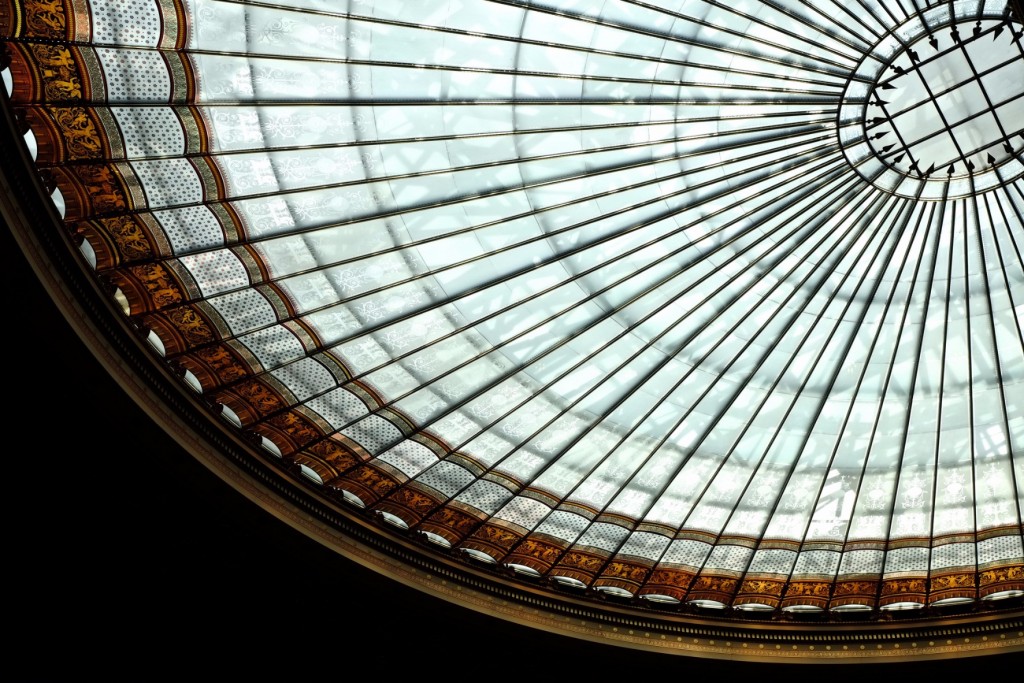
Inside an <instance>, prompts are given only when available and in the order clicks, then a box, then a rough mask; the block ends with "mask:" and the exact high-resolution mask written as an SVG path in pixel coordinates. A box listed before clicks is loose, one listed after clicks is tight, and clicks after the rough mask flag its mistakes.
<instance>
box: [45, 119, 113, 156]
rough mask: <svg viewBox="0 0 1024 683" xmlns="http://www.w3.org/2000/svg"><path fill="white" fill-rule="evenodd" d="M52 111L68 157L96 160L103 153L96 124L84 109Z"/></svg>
mask: <svg viewBox="0 0 1024 683" xmlns="http://www.w3.org/2000/svg"><path fill="white" fill-rule="evenodd" d="M51 111H52V115H53V121H54V123H56V124H57V128H58V129H59V130H60V134H61V135H62V136H63V137H64V144H65V146H66V147H67V153H68V157H69V158H71V159H95V158H97V157H99V156H101V155H102V153H103V143H102V142H101V141H100V133H99V131H98V130H97V129H96V124H95V123H94V122H93V120H92V118H91V117H90V116H89V114H88V113H87V112H86V110H85V109H83V108H82V107H60V108H55V109H53V110H51Z"/></svg>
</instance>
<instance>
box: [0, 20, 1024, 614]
mask: <svg viewBox="0 0 1024 683" xmlns="http://www.w3.org/2000/svg"><path fill="white" fill-rule="evenodd" d="M31 4H32V3H31V2H27V1H26V5H31ZM71 4H72V5H74V6H75V7H82V8H87V9H88V12H87V13H86V14H80V15H79V16H77V17H76V19H75V20H76V21H77V22H78V23H77V24H75V25H74V26H71V27H69V28H68V29H67V30H68V31H69V35H73V36H77V37H78V39H80V41H81V42H83V43H85V44H86V46H85V47H82V48H81V55H80V59H81V60H82V63H83V64H85V66H84V67H83V69H82V73H83V83H84V84H86V85H87V86H88V87H87V92H86V94H84V95H82V98H83V100H82V102H83V105H84V106H85V107H86V108H88V109H90V110H91V113H90V114H89V116H91V117H92V120H94V121H95V122H96V124H97V127H98V128H100V129H102V131H103V134H104V136H105V140H106V142H105V143H104V146H103V155H102V156H103V157H104V159H103V160H104V161H106V162H109V163H110V164H111V167H112V168H116V170H117V173H118V174H119V175H120V177H121V178H122V179H123V182H124V186H125V187H126V188H127V190H126V194H127V195H129V196H130V201H128V205H127V206H124V207H120V208H116V209H96V207H97V206H98V205H97V204H94V205H93V207H94V209H96V210H95V212H94V213H88V212H78V213H75V211H74V210H69V213H67V214H66V215H65V217H66V219H67V220H68V222H70V223H75V224H81V225H86V224H87V225H88V227H85V228H83V229H82V231H81V234H83V235H84V236H85V239H86V240H87V242H88V243H89V248H90V249H91V250H93V251H94V252H96V253H97V254H99V256H97V257H96V258H98V262H97V266H96V267H97V272H98V273H99V274H100V275H101V276H103V277H107V278H108V281H111V282H114V283H116V284H117V285H118V286H119V288H120V296H121V297H122V300H124V301H125V302H126V303H125V305H126V306H127V307H128V309H129V314H130V315H131V317H132V319H133V320H135V321H136V323H137V324H138V325H139V326H140V327H142V328H143V329H146V330H151V331H152V332H153V333H154V335H155V339H156V340H157V341H156V345H157V346H158V347H159V348H160V350H161V352H162V354H163V355H164V357H165V359H166V360H167V361H168V362H170V363H171V364H172V366H173V367H176V368H179V369H181V371H182V372H183V373H184V372H185V371H186V370H187V371H188V372H187V374H186V377H187V379H188V381H189V382H191V383H192V385H193V386H194V387H195V388H201V391H202V393H203V394H204V396H205V397H206V398H207V399H208V400H209V401H211V402H212V403H214V404H216V405H218V406H220V407H221V408H222V409H223V410H224V413H223V414H224V415H225V416H228V417H229V418H230V419H231V420H232V421H233V422H234V423H235V424H237V425H238V426H239V428H240V429H242V430H244V431H245V432H247V433H251V434H255V435H257V436H258V437H259V439H260V440H261V442H262V443H263V444H264V446H265V450H266V451H267V452H268V453H270V457H271V458H276V457H280V458H284V459H287V460H289V461H297V462H298V463H299V464H300V466H301V468H302V470H301V471H302V472H303V473H304V474H306V478H307V480H308V481H310V482H312V485H313V486H315V487H317V488H318V489H320V490H322V491H323V495H325V496H329V497H332V498H336V499H338V500H343V501H345V502H348V503H350V504H352V505H354V506H355V507H356V508H362V509H364V510H365V511H366V514H373V513H379V514H380V515H382V517H383V519H384V520H385V521H387V522H388V523H390V524H391V525H392V526H393V527H395V528H397V529H400V530H407V532H408V533H410V534H421V535H422V538H424V539H426V540H428V541H431V542H432V543H433V544H434V545H435V546H436V547H437V550H438V552H443V553H453V554H458V553H460V552H465V553H467V556H468V557H470V558H471V559H472V561H475V562H483V563H488V562H493V563H495V564H496V565H498V566H501V565H505V564H508V565H510V566H511V567H512V568H514V569H516V570H518V571H520V572H521V573H522V574H523V575H524V576H526V577H540V578H543V579H550V580H555V581H557V582H559V583H560V584H561V585H578V586H579V587H581V588H600V589H602V590H605V591H609V592H612V593H614V594H616V595H618V596H620V597H623V598H628V597H632V596H640V597H647V598H649V599H651V600H655V601H660V602H668V603H671V602H694V603H695V604H700V605H712V606H716V605H732V606H735V607H744V606H745V608H746V609H755V610H756V609H758V608H761V609H776V608H780V607H781V608H789V609H795V610H799V609H814V608H831V609H841V608H847V609H850V608H854V609H855V608H857V607H858V606H864V607H866V608H871V609H874V608H876V607H883V608H886V607H888V608H898V607H902V606H908V605H909V606H920V605H923V604H928V603H930V602H936V601H938V600H943V599H948V600H957V599H960V598H965V597H966V598H967V599H976V598H984V597H991V596H1000V595H1002V594H1004V593H1006V592H1007V591H1012V590H1015V589H1014V588H1013V586H1011V585H1010V584H1008V583H1006V582H1005V581H1002V582H1000V581H996V580H995V579H993V582H990V584H985V580H984V579H983V578H979V577H980V576H981V574H980V573H983V572H984V571H985V570H987V569H992V568H999V567H1014V566H1019V565H1021V564H1024V548H1022V542H1021V508H1022V505H1024V330H1022V328H1024V324H1022V319H1024V258H1022V248H1024V222H1022V216H1024V179H1022V175H1024V161H1022V151H1024V47H1022V41H1021V39H1020V33H1019V31H1020V24H1019V23H1016V22H1014V21H1011V18H1010V15H1009V14H1008V11H1007V10H1006V5H1005V3H1002V2H978V1H976V0H970V1H962V2H942V3H930V2H925V1H923V0H921V1H918V2H909V1H905V2H875V1H873V0H860V1H859V2H856V3H841V2H835V3H833V2H796V1H793V2H789V1H782V0H778V1H772V2H753V1H743V0H733V1H732V2H729V3H719V2H715V1H713V0H702V1H700V2H698V1H694V0H650V1H643V2H642V1H635V2H633V1H626V0H615V1H613V0H607V1H605V2H582V1H576V0H544V1H543V2H525V1H521V0H516V1H512V0H492V1H488V2H484V1H478V2H470V1H468V0H464V1H457V0H420V1H418V2H411V3H410V2H399V1H397V0H396V1H386V0H381V1H376V0H348V1H344V0H290V2H288V3H286V4H279V3H270V2H255V1H241V0H187V1H185V2H181V3H180V6H179V3H178V2H177V1H176V0H175V1H174V2H172V1H171V0H160V1H159V2H152V0H123V1H121V2H103V1H101V0H90V2H88V3H85V2H77V3H71ZM175 7H179V9H180V10H182V11H181V12H180V13H176V12H175ZM29 25H31V20H29ZM29 43H31V41H28V43H26V44H29ZM26 49H27V48H26ZM26 54H28V52H26ZM33 54H35V55H36V58H37V59H39V60H42V59H43V58H42V57H39V54H40V53H39V52H38V51H37V52H35V53H33ZM14 73H15V75H17V72H14ZM12 87H13V91H12V99H13V100H14V101H15V102H18V98H19V87H21V84H20V83H19V82H18V79H17V78H15V79H14V82H13V86H12ZM26 97H27V96H26ZM27 104H32V103H31V102H28V103H27ZM34 128H35V127H34ZM90 159H91V160H93V161H96V160H98V159H99V157H97V156H96V155H93V156H92V157H90ZM40 164H41V165H43V166H45V165H46V164H45V163H44V162H42V161H41V162H40ZM68 182H70V181H68ZM57 186H58V189H59V193H58V196H60V197H61V201H62V202H68V201H69V196H70V192H69V191H68V190H67V187H70V186H69V185H62V184H61V183H60V182H58V183H57ZM93 196H94V197H95V196H96V195H95V193H94V194H93ZM72 204H74V202H71V203H69V204H68V206H69V207H70V206H72ZM74 206H78V204H74ZM72 208H73V207H72ZM66 210H67V209H66ZM123 215H127V216H131V217H132V219H133V220H135V221H136V222H137V224H138V225H140V226H143V227H142V228H141V232H143V233H145V234H146V235H147V239H148V242H149V244H150V245H151V246H150V247H148V249H149V251H148V252H147V253H146V254H144V255H143V256H142V257H139V258H138V259H136V260H135V261H133V260H132V259H131V258H128V257H126V256H125V253H126V252H125V251H124V250H123V249H122V252H121V256H120V257H119V258H118V259H113V260H111V259H109V258H105V257H104V254H105V253H107V252H108V251H109V249H110V248H109V246H105V244H104V239H105V238H102V237H99V236H98V235H101V234H107V233H109V231H110V230H111V228H110V224H111V221H113V220H114V219H113V218H111V217H112V216H123ZM104 230H106V231H107V233H104V232H103V231H104ZM114 241H116V240H114ZM119 244H120V243H119ZM105 250H106V251H105ZM155 267H159V268H160V272H161V273H163V274H164V275H166V280H167V281H168V282H171V281H173V286H170V288H171V289H173V290H174V291H176V292H179V294H177V295H175V296H170V295H168V296H170V298H167V299H161V298H160V297H161V293H162V292H164V290H163V289H160V288H158V287H156V286H155V285H152V282H154V280H153V279H152V278H150V276H151V275H152V273H153V272H154V271H153V270H152V268H155ZM146 268H149V269H150V270H146V271H145V273H143V271H144V270H145V269H146ZM164 275H161V276H160V277H161V278H163V277H164ZM146 278H150V279H148V280H147V279H146ZM161 282H163V280H161ZM140 283H145V284H144V285H140ZM161 286H162V285H161ZM143 291H145V292H146V293H147V294H146V296H142V295H141V294H140V293H139V292H143ZM147 296H148V298H146V297H147ZM140 297H141V298H140ZM192 315H194V316H196V318H201V319H202V320H203V321H204V324H205V325H206V326H207V328H208V329H209V330H210V333H209V336H208V337H206V338H204V339H203V340H200V341H187V335H185V334H184V333H181V334H182V335H183V337H182V338H186V342H182V341H181V338H178V337H176V336H175V334H172V333H170V332H169V331H168V330H172V329H173V330H178V332H179V333H180V332H181V330H182V329H185V328H184V326H183V324H181V321H182V320H183V319H184V318H185V317H187V316H192ZM190 319H191V318H190ZM172 323H173V324H172ZM220 350H224V352H225V354H229V355H230V356H231V358H232V361H231V362H232V363H233V364H234V365H233V367H240V368H242V370H239V371H237V373H236V374H234V375H230V374H217V372H216V371H214V370H211V368H213V367H215V363H213V362H212V361H211V360H210V359H211V358H212V354H213V352H214V351H217V352H218V353H219V352H220ZM204 354H205V355H204ZM217 367H221V366H217ZM219 409H220V408H219ZM289 420H290V421H291V422H289ZM296 421H305V422H304V424H306V425H308V426H310V429H311V430H312V431H313V432H315V436H310V437H308V438H305V440H302V439H300V438H298V437H297V436H296V432H295V430H290V428H289V427H287V426H286V423H287V424H288V425H292V424H294V423H295V422H296ZM339 451H340V452H343V453H345V457H344V458H334V459H332V458H330V457H327V456H325V455H324V454H325V453H328V452H330V453H336V452H339ZM580 557H584V558H596V559H594V561H593V562H591V563H590V564H587V563H586V562H582V561H580V560H579V558H580ZM622 567H627V568H639V569H638V570H637V571H635V572H632V573H630V572H631V571H632V569H630V571H626V570H623V569H622ZM659 572H660V573H659ZM672 572H675V574H674V575H675V576H683V577H687V578H686V580H685V581H684V582H683V583H682V584H680V583H679V582H678V581H676V582H675V583H673V581H672V580H669V579H666V578H664V577H666V576H669V575H672ZM965 575H969V576H970V577H971V578H970V585H969V586H968V587H967V588H964V587H963V585H961V586H960V588H961V590H959V591H953V592H950V591H949V590H945V589H942V590H940V588H941V587H942V586H943V585H944V584H943V583H942V582H941V581H938V579H941V578H942V577H947V576H965ZM659 577H660V578H659ZM723 577H724V578H730V579H734V583H733V584H731V586H732V587H731V588H729V587H723V586H725V584H723V583H722V582H721V581H719V582H718V583H715V582H714V581H711V582H710V583H708V582H705V583H704V584H702V583H701V581H702V580H703V579H705V578H710V579H715V578H718V579H721V578H723ZM911 579H913V580H918V579H925V580H929V581H930V582H931V583H929V584H928V585H927V587H924V588H920V589H907V590H902V589H901V590H900V591H899V592H900V593H901V595H895V594H893V595H890V594H889V593H887V591H889V588H886V586H908V585H911V584H909V583H906V581H909V580H911ZM753 580H759V581H765V582H768V584H771V583H772V582H773V581H774V582H777V583H778V585H779V586H780V587H779V588H778V589H777V590H776V589H767V588H765V589H763V590H761V589H755V588H754V587H751V586H752V585H753V584H751V583H750V582H751V581H753ZM744 581H746V582H744ZM857 581H868V582H869V584H870V585H869V586H868V587H867V588H863V589H862V590H861V592H860V593H858V592H857V591H856V590H853V589H851V590H852V591H853V592H852V593H851V594H850V595H849V596H847V597H843V595H842V594H841V591H839V589H838V588H837V587H838V586H840V585H847V584H849V585H853V583H855V582H857ZM900 581H903V582H904V583H899V582H900ZM801 582H805V583H807V584H808V585H810V584H814V583H815V582H818V583H824V584H825V585H826V586H827V587H826V589H825V593H824V595H823V596H822V595H817V596H816V597H815V596H814V595H811V596H803V597H801V596H800V595H798V593H797V592H795V589H794V588H793V586H794V585H797V584H800V583H801ZM844 582H845V583H844ZM871 582H874V583H871ZM887 582H888V583H887ZM1011 583H1012V582H1011ZM748 584H749V585H748ZM768 584H765V585H768ZM773 585H774V584H773ZM1014 585H1015V584H1014ZM744 586H746V587H747V588H744ZM986 586H989V588H990V589H991V590H989V588H986ZM896 590H897V589H896V588H893V589H892V591H896ZM759 591H760V592H759ZM908 591H909V595H903V593H907V592H908ZM986 591H988V592H986ZM890 592H891V591H890Z"/></svg>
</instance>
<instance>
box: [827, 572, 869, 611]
mask: <svg viewBox="0 0 1024 683" xmlns="http://www.w3.org/2000/svg"><path fill="white" fill-rule="evenodd" d="M878 589H879V582H878V581H873V580H868V579H861V580H858V581H839V582H837V583H836V584H835V588H834V589H833V591H832V600H831V601H830V602H829V608H830V609H831V608H833V607H842V606H845V605H865V606H868V607H874V606H875V601H876V600H877V599H878Z"/></svg>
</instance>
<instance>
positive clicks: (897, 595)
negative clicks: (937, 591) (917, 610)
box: [878, 576, 928, 607]
mask: <svg viewBox="0 0 1024 683" xmlns="http://www.w3.org/2000/svg"><path fill="white" fill-rule="evenodd" d="M927 590H928V580H927V579H926V578H925V577H923V576H920V577H916V576H915V577H904V578H899V579H888V580H886V581H883V582H882V590H881V592H880V595H879V597H878V606H879V607H884V606H885V605H892V604H895V603H898V602H919V603H922V604H924V601H925V593H926V591H927Z"/></svg>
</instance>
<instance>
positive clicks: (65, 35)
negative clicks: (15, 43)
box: [0, 0, 74, 40]
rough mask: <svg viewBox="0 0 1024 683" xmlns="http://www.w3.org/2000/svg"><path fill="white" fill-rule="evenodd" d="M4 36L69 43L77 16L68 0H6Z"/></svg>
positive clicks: (0, 15)
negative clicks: (66, 41)
mask: <svg viewBox="0 0 1024 683" xmlns="http://www.w3.org/2000/svg"><path fill="white" fill-rule="evenodd" d="M0 7H2V8H3V11H0V36H4V37H18V38H47V39H51V40H69V39H70V38H71V37H72V35H73V34H74V31H73V30H72V24H73V21H74V12H73V7H72V6H71V3H70V2H69V1H68V0H3V1H2V2H0Z"/></svg>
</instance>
